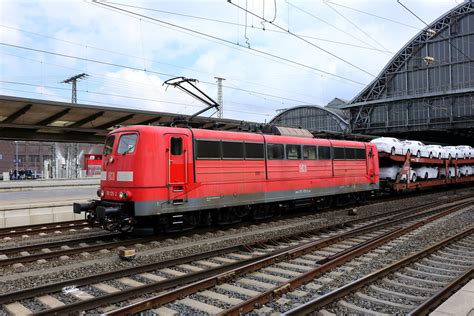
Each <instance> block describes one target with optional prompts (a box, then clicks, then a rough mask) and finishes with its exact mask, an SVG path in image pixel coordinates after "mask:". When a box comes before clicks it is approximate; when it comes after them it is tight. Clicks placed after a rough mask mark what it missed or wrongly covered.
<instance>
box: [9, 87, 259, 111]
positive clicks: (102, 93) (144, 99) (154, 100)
mask: <svg viewBox="0 0 474 316" xmlns="http://www.w3.org/2000/svg"><path fill="white" fill-rule="evenodd" d="M0 83H5V84H13V85H21V86H30V87H40V88H47V89H54V90H65V91H70V89H69V88H63V87H54V86H47V85H40V84H33V83H25V82H17V81H8V80H0ZM0 89H1V87H0ZM77 91H78V92H82V93H89V94H96V95H103V96H112V97H119V98H125V99H132V100H141V101H151V102H160V103H164V104H173V105H182V106H193V107H199V108H202V107H203V106H201V105H196V104H191V103H182V102H173V101H167V100H158V99H151V98H144V97H136V96H125V95H120V94H114V93H105V92H98V91H90V90H81V89H77ZM228 111H229V112H236V113H246V114H256V115H263V114H262V113H258V112H251V111H241V110H228ZM265 116H266V115H265Z"/></svg>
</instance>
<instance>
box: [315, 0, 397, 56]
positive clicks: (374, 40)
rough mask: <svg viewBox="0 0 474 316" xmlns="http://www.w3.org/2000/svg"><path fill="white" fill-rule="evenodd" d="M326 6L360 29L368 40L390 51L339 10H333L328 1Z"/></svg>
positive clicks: (325, 2) (324, 0)
mask: <svg viewBox="0 0 474 316" xmlns="http://www.w3.org/2000/svg"><path fill="white" fill-rule="evenodd" d="M323 2H324V4H326V5H327V6H328V7H329V8H330V9H331V10H333V11H334V12H335V13H336V14H337V15H339V16H340V17H342V18H343V19H344V20H346V21H347V22H348V23H350V24H351V25H352V26H353V27H355V28H356V29H358V30H359V31H360V32H362V33H363V34H364V35H365V36H367V37H368V38H370V39H371V40H372V41H373V42H374V43H376V44H377V45H379V46H380V47H382V48H383V49H385V50H386V51H387V52H388V49H387V48H386V47H385V46H383V44H382V43H380V42H379V41H377V40H376V39H375V38H373V37H372V36H370V34H369V33H367V32H366V31H364V30H363V29H362V28H361V27H360V26H358V25H357V24H355V23H354V22H352V21H351V20H350V19H349V18H347V17H346V16H345V15H344V14H342V13H340V12H339V11H338V10H336V9H335V8H333V7H332V6H331V5H330V4H329V2H328V1H326V0H323Z"/></svg>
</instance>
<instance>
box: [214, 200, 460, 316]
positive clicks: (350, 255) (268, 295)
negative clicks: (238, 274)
mask: <svg viewBox="0 0 474 316" xmlns="http://www.w3.org/2000/svg"><path fill="white" fill-rule="evenodd" d="M465 206H466V205H465V204H463V205H458V206H453V207H451V208H450V209H448V210H445V211H443V212H441V213H439V214H436V215H433V216H431V217H429V218H427V219H422V220H420V221H418V222H416V223H414V224H411V225H409V226H407V227H404V228H400V229H396V230H394V231H392V232H391V233H389V234H387V235H386V236H382V237H381V238H378V239H375V240H372V241H371V242H369V243H366V244H365V245H363V246H361V247H356V248H355V249H352V250H348V251H342V252H341V253H340V254H339V253H337V254H336V255H334V256H333V259H332V260H330V261H326V260H322V262H325V263H323V264H322V265H321V266H319V267H317V268H315V269H313V270H311V271H308V272H306V273H303V274H302V275H301V276H298V277H295V278H293V279H292V280H290V281H289V282H287V283H285V284H283V285H279V286H277V287H274V288H272V289H269V290H268V291H266V292H264V293H262V294H260V295H258V296H255V297H253V298H251V299H249V300H247V301H244V302H242V303H240V304H238V305H235V306H233V307H231V308H229V309H227V310H225V311H223V312H222V313H220V315H239V314H242V313H248V312H250V311H252V310H253V309H254V308H255V306H258V305H263V304H266V303H268V302H269V301H271V300H273V299H275V298H278V297H280V296H281V294H283V293H286V292H288V291H292V290H296V289H297V288H298V287H300V286H301V285H303V284H305V283H308V282H310V281H312V280H313V279H315V278H316V277H319V276H321V275H323V274H324V273H326V272H327V271H329V270H332V269H334V268H336V267H338V266H340V265H342V264H344V263H346V262H348V261H350V260H352V259H354V258H356V257H358V256H360V255H361V254H363V253H366V252H368V251H370V250H372V249H375V248H377V247H379V246H381V245H383V244H385V243H387V242H388V241H391V240H393V239H395V238H397V237H400V236H402V235H404V234H407V233H408V232H411V231H413V230H415V229H417V228H419V227H421V226H423V225H426V224H427V223H430V222H432V221H434V220H437V219H439V218H441V217H444V216H446V215H449V214H451V213H453V212H456V211H458V210H460V209H462V208H464V207H465ZM409 218H413V216H410V217H409Z"/></svg>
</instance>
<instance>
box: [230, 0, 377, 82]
mask: <svg viewBox="0 0 474 316" xmlns="http://www.w3.org/2000/svg"><path fill="white" fill-rule="evenodd" d="M227 2H228V3H230V4H232V5H233V6H235V7H237V8H239V9H241V10H243V11H245V12H248V13H250V14H251V15H253V16H255V17H257V18H259V19H261V20H264V21H266V22H268V23H271V21H268V20H266V19H265V17H261V16H259V15H258V14H256V13H254V12H251V11H249V10H247V9H245V8H243V7H241V6H239V5H238V4H235V3H234V2H232V0H227ZM271 24H272V25H273V26H275V27H277V28H279V29H280V30H285V28H283V27H281V26H279V25H278V24H276V23H274V22H272V23H271ZM287 32H288V34H291V35H292V36H294V37H296V38H298V39H300V40H301V41H303V42H305V43H307V44H309V45H311V46H313V47H315V48H317V49H319V50H321V51H323V52H324V53H326V54H328V55H330V56H332V57H334V58H336V59H338V60H340V61H342V62H343V63H345V64H347V65H349V66H351V67H353V68H355V69H358V70H360V71H361V72H363V73H365V74H367V75H370V76H372V77H374V78H375V75H374V74H372V73H370V72H368V71H367V70H365V69H363V68H361V67H359V66H357V65H355V64H353V63H351V62H350V61H347V60H345V59H344V58H342V57H339V56H338V55H336V54H334V53H332V52H330V51H328V50H326V49H324V48H322V47H320V46H318V45H316V44H314V43H312V42H310V41H308V40H306V39H305V38H303V37H301V36H299V35H298V34H296V33H293V32H291V31H289V30H288V31H287Z"/></svg>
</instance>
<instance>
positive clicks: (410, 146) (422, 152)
mask: <svg viewBox="0 0 474 316" xmlns="http://www.w3.org/2000/svg"><path fill="white" fill-rule="evenodd" d="M402 143H403V154H404V155H405V154H407V153H408V152H409V153H410V155H412V156H416V157H427V158H428V157H429V156H430V152H429V151H428V150H427V149H426V146H425V144H423V143H422V142H420V141H417V140H404V141H402Z"/></svg>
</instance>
